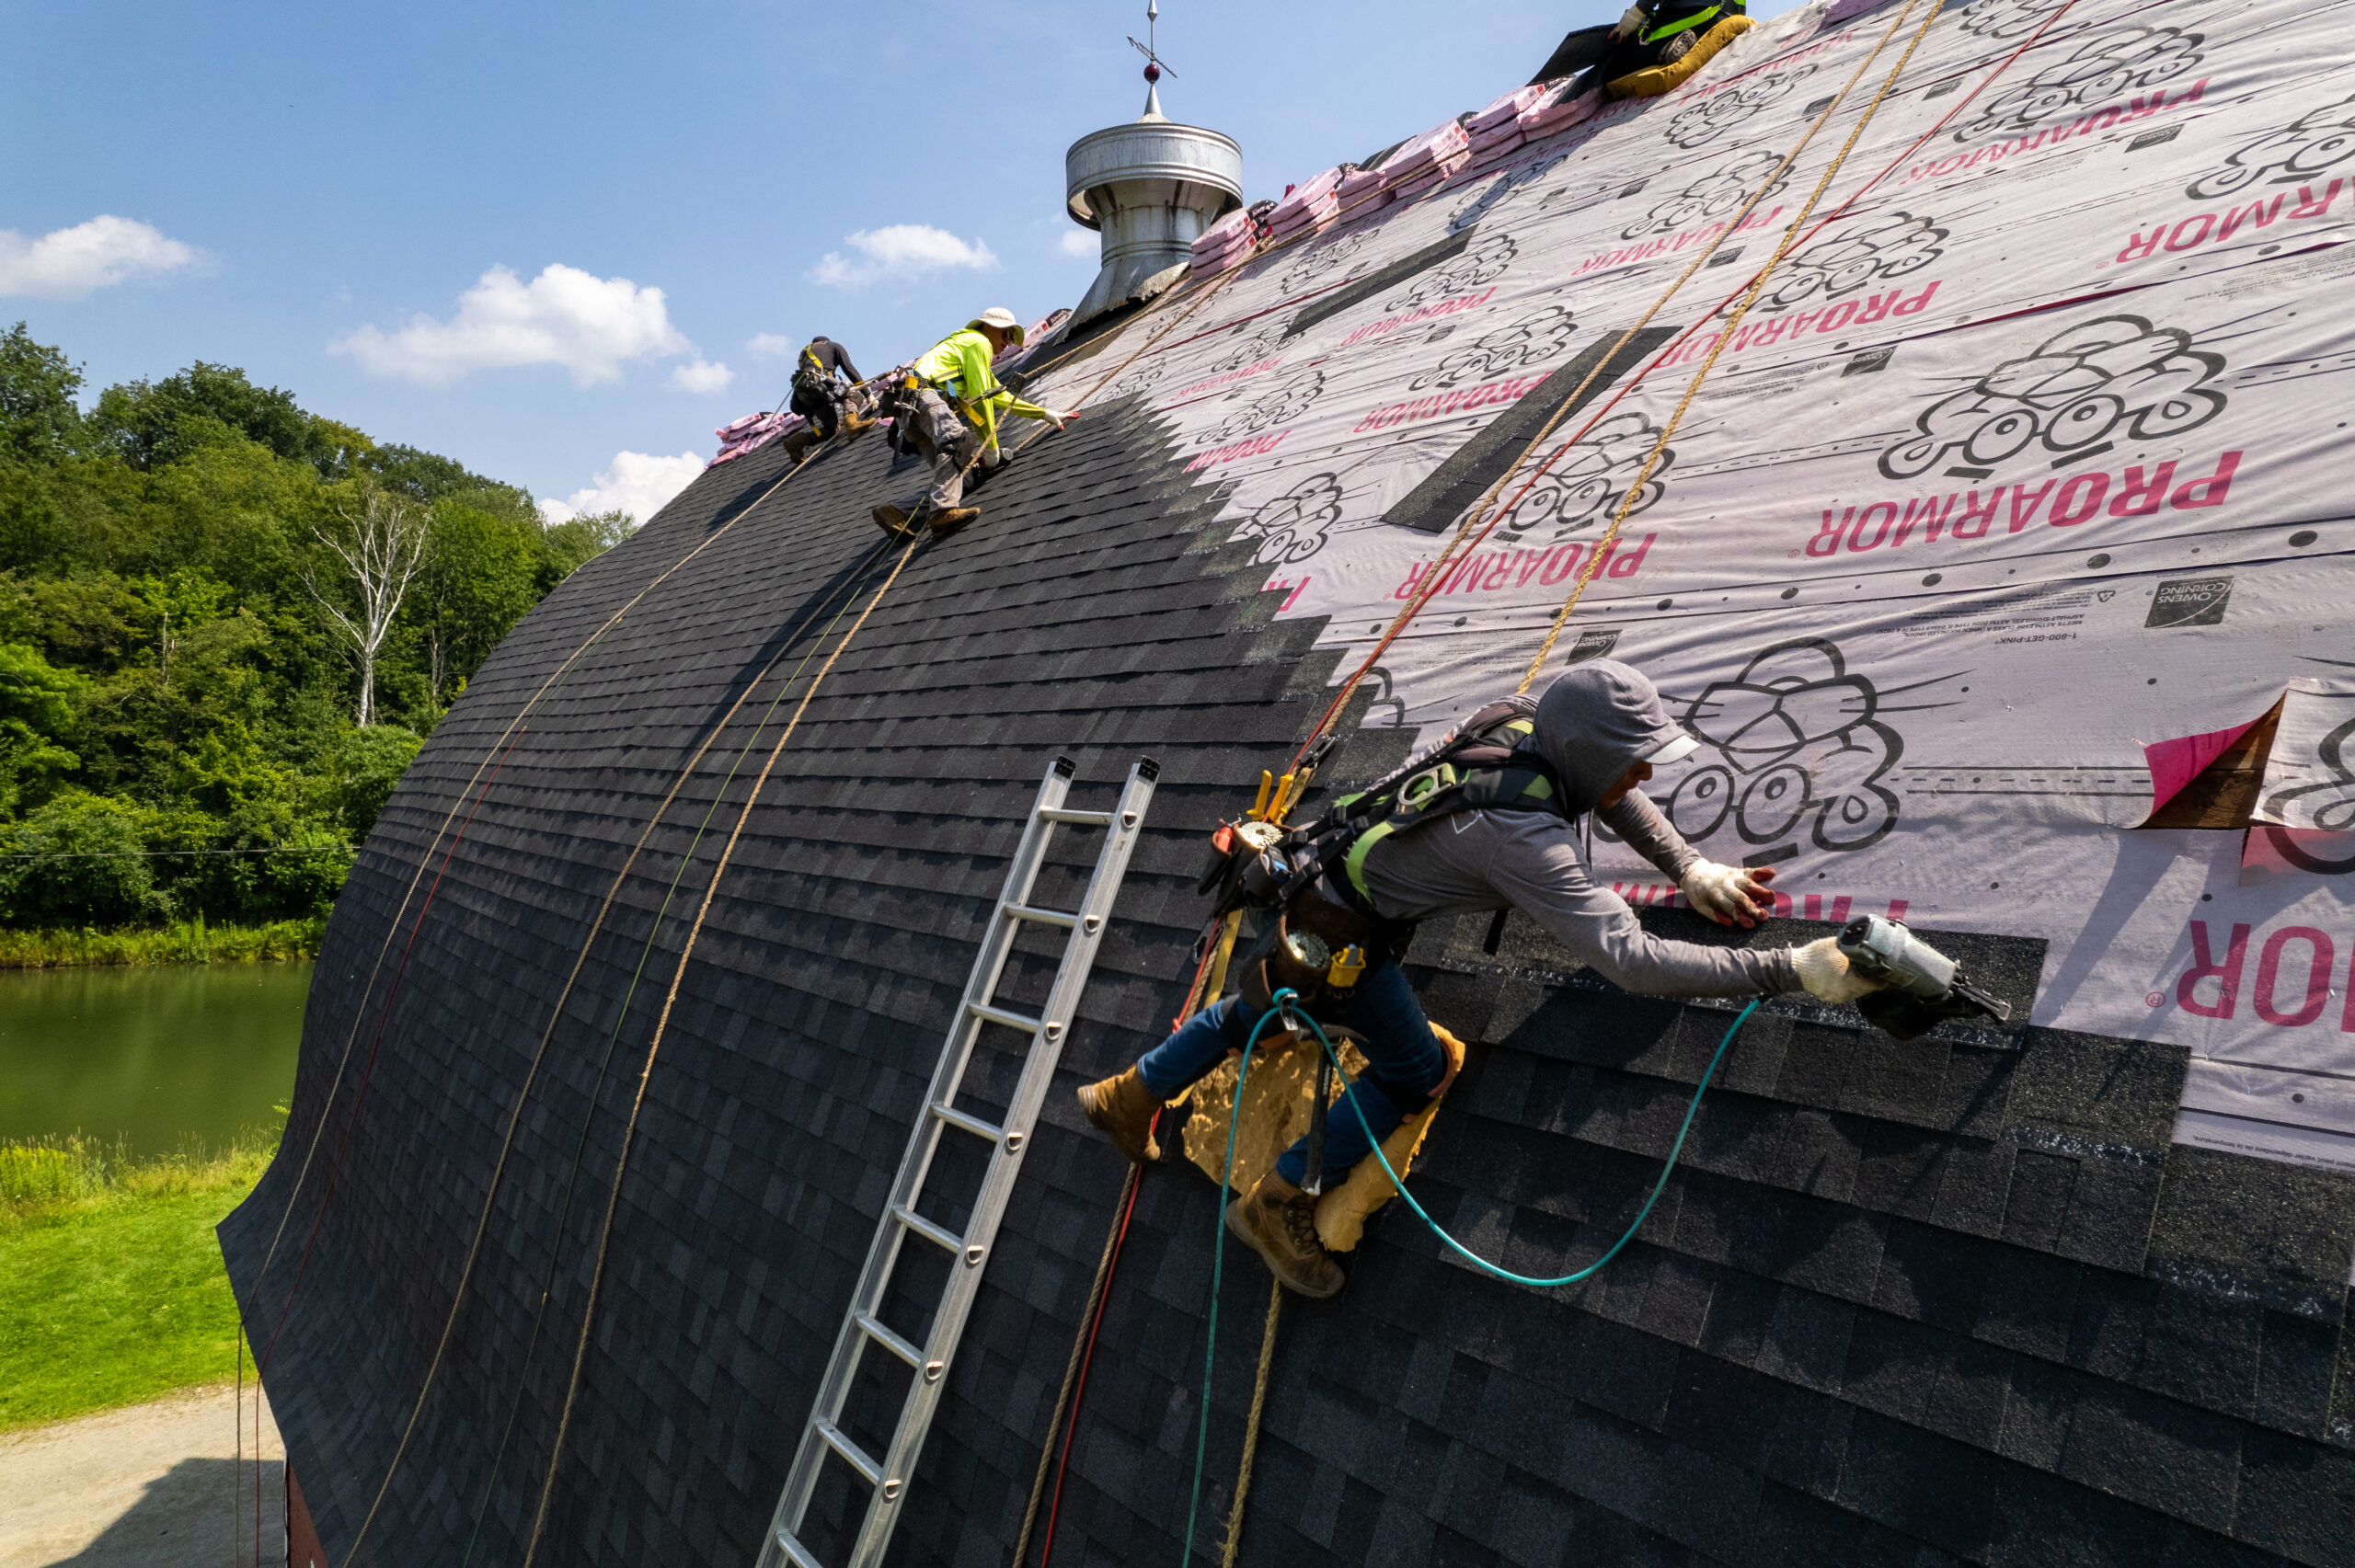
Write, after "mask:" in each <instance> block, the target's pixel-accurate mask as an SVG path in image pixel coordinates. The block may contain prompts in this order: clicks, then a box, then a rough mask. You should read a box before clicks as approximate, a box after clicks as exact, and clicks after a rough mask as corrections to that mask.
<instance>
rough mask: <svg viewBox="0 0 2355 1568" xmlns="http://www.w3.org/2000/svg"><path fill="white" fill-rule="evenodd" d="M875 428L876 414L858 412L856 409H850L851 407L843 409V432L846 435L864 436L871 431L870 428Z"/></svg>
mask: <svg viewBox="0 0 2355 1568" xmlns="http://www.w3.org/2000/svg"><path fill="white" fill-rule="evenodd" d="M874 428H875V416H874V415H872V414H860V413H856V412H855V411H853V410H850V409H844V411H843V434H844V435H845V436H863V435H865V434H866V433H867V431H869V430H871V429H874Z"/></svg>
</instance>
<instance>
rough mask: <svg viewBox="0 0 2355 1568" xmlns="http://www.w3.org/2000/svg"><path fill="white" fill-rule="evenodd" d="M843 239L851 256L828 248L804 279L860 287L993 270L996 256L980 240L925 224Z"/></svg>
mask: <svg viewBox="0 0 2355 1568" xmlns="http://www.w3.org/2000/svg"><path fill="white" fill-rule="evenodd" d="M843 243H844V245H846V246H849V247H850V248H851V249H852V250H853V251H856V253H857V254H856V256H850V257H845V256H844V254H843V253H842V252H841V251H838V250H830V251H828V252H826V254H825V255H824V256H822V257H821V258H819V259H818V265H817V266H815V267H812V268H811V269H810V281H811V282H813V283H826V284H830V285H832V286H833V287H834V288H837V289H861V288H865V287H866V286H867V284H869V283H872V282H874V281H876V280H878V279H880V278H921V277H924V276H925V275H926V274H927V273H932V272H946V271H949V270H952V269H956V268H959V267H969V268H971V269H973V270H974V271H977V272H989V271H994V270H995V269H996V268H997V256H996V254H995V253H994V252H993V251H992V250H991V249H990V247H989V246H986V245H984V244H982V242H981V241H980V240H974V241H973V242H971V244H967V243H966V242H965V241H963V240H961V239H959V238H958V237H957V236H956V235H952V234H950V233H949V232H948V230H947V229H936V228H934V227H933V226H932V225H931V224H929V223H892V224H890V225H888V226H887V227H884V228H879V229H861V230H859V231H858V232H857V233H856V234H851V235H844V236H843Z"/></svg>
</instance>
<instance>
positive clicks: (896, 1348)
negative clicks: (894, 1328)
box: [851, 1312, 924, 1367]
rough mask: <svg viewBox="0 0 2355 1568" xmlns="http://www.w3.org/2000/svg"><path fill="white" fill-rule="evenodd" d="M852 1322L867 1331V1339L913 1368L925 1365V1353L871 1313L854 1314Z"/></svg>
mask: <svg viewBox="0 0 2355 1568" xmlns="http://www.w3.org/2000/svg"><path fill="white" fill-rule="evenodd" d="M851 1318H852V1321H853V1322H856V1323H857V1324H858V1326H859V1328H860V1329H862V1330H863V1331H865V1333H866V1334H867V1338H869V1339H871V1340H873V1341H874V1342H875V1343H876V1344H878V1345H881V1346H882V1347H883V1348H884V1349H886V1350H888V1351H890V1353H891V1354H892V1355H894V1356H898V1357H899V1358H900V1359H901V1360H902V1361H904V1362H906V1363H907V1364H908V1365H909V1366H911V1367H921V1366H922V1365H924V1352H923V1351H921V1350H918V1349H917V1348H916V1347H915V1346H914V1345H910V1344H909V1343H908V1342H907V1341H906V1340H904V1339H902V1338H901V1337H900V1336H899V1335H898V1334H896V1333H892V1332H891V1331H890V1329H887V1328H885V1327H884V1326H883V1324H882V1323H881V1322H879V1320H878V1319H877V1318H876V1317H875V1315H874V1314H873V1313H871V1312H854V1313H853V1314H851Z"/></svg>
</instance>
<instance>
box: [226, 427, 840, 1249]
mask: <svg viewBox="0 0 2355 1568" xmlns="http://www.w3.org/2000/svg"><path fill="white" fill-rule="evenodd" d="M802 461H803V463H806V462H807V461H808V459H806V458H805V459H803V460H802ZM801 467H802V464H801V463H797V464H794V465H793V466H792V467H791V468H788V469H787V470H786V471H785V473H783V474H782V475H778V476H777V478H776V479H775V481H774V482H772V483H771V484H770V486H769V487H768V488H767V489H765V490H764V491H762V492H761V493H760V494H759V495H758V496H755V497H754V498H752V503H751V504H750V505H748V506H746V507H745V508H744V509H742V510H741V511H739V512H738V513H737V514H736V515H735V516H734V517H732V518H729V520H728V521H727V522H725V523H723V524H722V525H721V526H720V527H718V528H717V529H715V530H713V531H712V532H711V533H710V535H709V536H708V537H707V538H705V539H704V540H703V541H702V542H701V543H700V544H696V545H695V548H694V549H692V550H689V551H688V552H687V553H686V554H685V555H682V556H680V557H679V558H678V559H677V560H675V561H673V562H672V563H671V565H670V566H668V567H664V568H663V569H662V571H661V574H660V575H658V576H657V577H655V578H654V579H653V580H652V581H650V582H649V583H648V584H647V585H646V586H645V587H644V588H641V589H638V591H637V592H636V593H635V594H632V595H631V596H630V598H629V599H628V600H627V601H626V602H625V603H624V604H623V605H622V606H621V608H620V609H618V610H615V612H613V613H612V614H611V615H608V616H607V617H606V618H605V620H604V622H603V624H601V625H600V626H598V628H597V629H596V630H595V631H594V632H592V633H591V634H590V635H589V639H588V640H587V641H586V642H584V643H582V644H581V645H580V647H577V648H575V649H573V650H572V652H571V653H570V654H569V655H567V656H566V657H565V659H564V661H563V662H562V663H561V664H559V665H557V668H556V669H555V670H552V671H551V672H550V673H549V675H548V677H547V679H546V680H545V681H541V682H540V685H539V688H538V690H536V691H534V692H533V693H532V694H531V696H530V697H529V698H527V699H526V700H525V701H524V704H523V706H522V707H520V708H518V709H517V710H516V711H515V715H514V716H513V717H511V718H510V719H509V720H508V721H507V727H505V728H504V729H502V730H500V732H499V735H498V737H497V738H494V739H493V740H492V741H491V743H490V747H489V749H488V750H486V751H485V752H484V753H483V760H482V761H480V762H478V763H477V764H476V765H475V771H474V773H472V774H471V775H470V776H469V777H468V778H467V780H466V783H465V787H463V788H462V789H460V790H459V791H458V797H457V799H456V800H454V801H453V802H452V803H451V806H450V809H449V810H448V812H446V813H445V814H443V816H442V821H441V825H440V826H438V827H437V828H435V829H434V830H433V837H432V838H431V839H430V840H428V841H426V846H425V853H422V854H420V855H419V856H418V861H417V870H416V871H415V872H413V873H411V874H410V876H409V880H408V887H407V888H405V889H404V890H403V892H402V894H401V901H400V905H399V907H398V908H396V909H395V910H394V911H393V918H392V920H391V921H388V922H387V923H386V925H385V940H384V942H383V944H381V945H380V946H378V948H377V949H376V958H375V962H374V964H373V966H372V967H370V969H369V971H368V980H367V983H366V984H365V985H363V986H362V988H361V990H360V995H361V999H362V1000H361V1003H360V1005H359V1006H358V1007H356V1008H355V1009H354V1010H353V1012H352V1019H351V1029H350V1033H348V1034H347V1035H346V1036H344V1042H343V1052H342V1055H341V1056H340V1057H339V1058H338V1059H337V1062H336V1070H335V1075H334V1077H333V1078H332V1079H331V1080H330V1081H329V1082H328V1084H327V1097H326V1098H325V1099H324V1100H322V1101H321V1102H320V1112H319V1122H318V1125H317V1126H316V1127H314V1128H312V1131H311V1141H310V1144H309V1146H308V1148H306V1149H305V1150H304V1155H303V1163H302V1166H301V1168H300V1169H299V1170H298V1171H297V1172H296V1173H295V1176H294V1185H293V1189H292V1190H291V1191H289V1192H288V1194H287V1196H286V1206H285V1207H284V1209H283V1210H281V1213H280V1214H279V1217H278V1227H277V1229H276V1230H274V1231H273V1232H272V1233H271V1235H270V1247H269V1249H268V1251H267V1252H265V1253H263V1256H262V1263H261V1267H260V1268H259V1269H258V1271H256V1273H255V1275H254V1281H253V1289H255V1290H256V1291H258V1290H259V1289H260V1288H261V1282H262V1281H263V1280H264V1279H265V1278H267V1277H268V1276H269V1274H270V1264H271V1262H272V1261H273V1260H274V1259H275V1258H276V1257H277V1255H278V1248H279V1243H280V1242H281V1241H282V1240H283V1239H284V1237H285V1234H286V1222H287V1220H288V1219H291V1218H293V1213H294V1205H295V1202H296V1200H297V1199H298V1198H300V1197H301V1196H302V1192H303V1184H304V1181H305V1180H307V1179H308V1178H309V1176H310V1173H311V1165H312V1162H313V1161H314V1160H315V1159H316V1157H317V1155H318V1151H319V1140H320V1139H321V1138H322V1137H323V1136H324V1135H325V1134H326V1131H327V1123H328V1121H329V1120H331V1119H332V1117H331V1116H330V1113H331V1112H332V1110H333V1108H334V1105H335V1096H336V1092H337V1091H338V1090H339V1089H340V1088H341V1087H342V1085H343V1075H344V1072H345V1070H346V1069H347V1068H348V1067H349V1066H350V1062H351V1051H352V1047H354V1046H355V1045H357V1044H358V1043H359V1039H360V1030H361V1027H362V1024H364V1023H365V1022H366V1020H367V1016H368V1007H367V1001H366V999H367V997H368V995H369V993H370V992H372V991H373V990H375V987H376V977H377V976H378V975H379V974H381V973H382V972H383V970H384V966H385V955H386V954H388V953H390V952H391V951H392V945H393V939H394V938H395V937H396V935H398V934H399V932H400V926H401V921H402V919H403V918H404V917H405V916H406V915H407V914H408V905H409V900H410V899H411V898H415V897H416V896H417V888H418V884H419V882H421V881H423V880H424V877H425V868H426V867H427V866H428V865H430V864H432V861H433V852H434V850H435V849H437V848H439V847H440V846H441V843H442V835H443V834H445V833H447V832H449V830H450V824H451V823H452V822H453V821H455V820H456V819H457V816H458V812H459V810H460V809H461V808H462V807H466V804H467V795H469V794H470V793H471V792H472V791H473V790H474V788H475V785H476V784H477V783H479V782H483V773H484V770H485V769H487V768H493V762H494V760H496V762H497V764H498V766H500V767H503V766H504V765H505V762H506V758H507V754H508V753H509V752H511V751H512V750H514V749H515V746H516V744H517V743H518V742H520V741H521V740H522V739H523V732H524V730H525V729H526V728H527V726H526V724H525V721H526V720H527V719H528V718H530V716H531V715H532V714H533V712H534V710H535V709H537V708H538V706H539V705H540V704H541V702H542V701H544V700H545V699H546V698H547V697H548V696H550V695H551V694H553V692H555V691H557V690H558V689H560V687H561V684H562V682H563V681H565V680H566V679H567V678H568V677H569V675H570V673H571V671H572V670H573V668H574V667H575V666H576V665H578V664H579V663H580V660H581V659H582V658H585V657H586V656H587V655H588V653H589V651H590V650H591V649H592V648H594V647H596V646H597V644H598V643H599V642H600V641H601V640H603V637H604V635H605V634H606V633H608V632H610V631H612V630H613V629H614V627H615V626H616V625H618V624H620V623H621V621H622V618H623V617H624V616H626V615H627V614H628V613H629V612H631V611H632V610H634V609H636V608H637V607H638V602H639V601H641V600H643V599H645V597H646V596H647V595H648V594H649V593H652V592H653V591H654V590H655V589H658V588H660V587H661V586H662V584H663V583H664V582H666V581H668V580H669V579H670V578H671V577H672V574H673V573H675V572H677V571H678V570H679V569H680V568H682V567H684V566H686V565H687V563H689V562H690V561H693V560H694V559H695V557H696V556H697V555H702V554H703V553H704V552H705V551H706V550H707V549H709V548H710V547H711V546H712V545H714V544H718V543H719V541H720V540H721V539H722V538H724V537H726V536H727V534H728V532H729V530H731V529H733V528H734V527H735V526H736V525H737V524H738V523H740V522H741V521H744V519H746V518H748V517H750V516H752V513H753V512H754V511H756V510H757V509H759V508H760V505H761V503H762V502H763V501H765V500H767V499H768V498H769V497H771V496H773V495H775V493H776V492H777V490H778V489H779V488H781V487H782V486H784V485H785V483H786V481H787V480H789V479H791V478H792V477H793V476H794V475H796V474H798V473H799V472H800V470H801ZM493 777H494V778H495V777H496V769H493ZM489 788H490V786H489V784H488V783H483V795H485V796H487V795H488V794H489ZM481 804H482V801H481V799H480V798H477V799H476V800H475V802H474V807H472V808H467V811H466V820H467V821H468V822H469V823H471V822H472V821H473V819H474V810H475V809H477V808H479V807H480V806H481ZM464 832H465V830H464V828H463V827H462V828H461V830H460V834H459V836H460V837H461V838H463V837H464ZM457 847H458V839H453V840H451V842H450V847H449V850H448V851H447V852H446V853H444V855H443V857H442V867H443V869H444V870H447V869H448V864H449V859H450V856H452V855H454V854H455V853H457ZM440 883H441V877H440V876H439V875H438V874H437V876H435V878H434V886H435V887H437V888H438V887H439V886H440ZM431 902H432V898H431V892H429V893H428V896H427V900H426V904H425V906H422V907H420V908H419V910H418V914H417V918H418V923H419V925H420V926H421V925H422V924H423V923H424V921H425V916H426V912H427V910H428V909H429V908H430V907H431ZM413 937H414V933H412V938H413ZM407 953H408V950H407V949H406V948H404V949H403V959H404V964H405V963H406V958H407ZM399 985H400V971H399V970H398V969H396V971H395V974H394V978H393V988H394V989H395V990H397V989H398V987H399ZM391 1000H392V999H391V994H390V992H388V993H387V995H386V998H385V1007H386V1009H387V1011H389V1009H390V1007H391ZM352 1114H353V1116H355V1117H357V1116H358V1114H359V1105H358V1103H357V1102H356V1101H355V1102H354V1104H353V1107H352Z"/></svg>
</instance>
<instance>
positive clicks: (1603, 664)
mask: <svg viewBox="0 0 2355 1568" xmlns="http://www.w3.org/2000/svg"><path fill="white" fill-rule="evenodd" d="M1527 744H1528V746H1529V747H1531V748H1533V749H1534V750H1536V752H1537V753H1538V755H1540V756H1542V757H1544V758H1545V761H1547V762H1549V763H1551V764H1552V765H1553V768H1554V772H1555V774H1556V775H1557V777H1559V778H1560V779H1561V781H1562V783H1563V784H1564V785H1565V786H1566V787H1567V789H1568V800H1566V801H1565V802H1564V804H1565V806H1567V807H1568V809H1569V812H1570V814H1571V815H1572V816H1576V815H1578V814H1579V813H1580V812H1583V811H1591V810H1593V809H1594V803H1595V802H1596V801H1598V800H1600V799H1602V798H1603V791H1604V790H1606V789H1609V788H1610V787H1611V785H1612V783H1613V781H1614V780H1615V779H1617V778H1618V777H1619V775H1620V774H1622V773H1626V771H1627V770H1628V769H1629V768H1631V767H1633V766H1634V765H1635V764H1636V763H1637V762H1646V761H1648V762H1651V763H1653V764H1655V765H1660V764H1664V763H1668V762H1673V761H1681V760H1682V759H1683V758H1684V757H1685V756H1686V755H1688V754H1689V753H1691V752H1692V750H1694V746H1695V745H1696V744H1697V742H1695V741H1694V738H1692V737H1691V736H1690V735H1687V734H1686V733H1685V732H1684V730H1683V727H1680V726H1679V725H1678V724H1677V722H1676V721H1675V720H1674V719H1673V718H1671V717H1670V716H1669V713H1668V704H1665V703H1663V702H1662V701H1660V691H1659V688H1657V687H1655V686H1654V685H1653V684H1652V683H1651V681H1650V679H1649V678H1648V676H1646V675H1645V674H1644V672H1643V671H1642V670H1637V668H1636V667H1635V666H1633V665H1630V664H1622V663H1620V662H1619V661H1618V660H1617V659H1615V658H1594V659H1589V660H1587V661H1586V662H1584V663H1582V664H1576V665H1572V666H1571V667H1570V668H1569V669H1568V670H1564V671H1563V672H1562V673H1561V674H1560V675H1558V676H1557V677H1555V679H1554V683H1553V684H1552V685H1550V686H1548V687H1546V688H1545V695H1544V696H1542V697H1540V698H1538V699H1537V733H1536V734H1535V735H1534V736H1533V737H1531V738H1530V739H1529V741H1528V743H1527Z"/></svg>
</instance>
